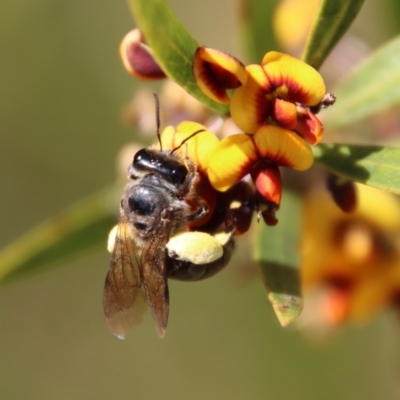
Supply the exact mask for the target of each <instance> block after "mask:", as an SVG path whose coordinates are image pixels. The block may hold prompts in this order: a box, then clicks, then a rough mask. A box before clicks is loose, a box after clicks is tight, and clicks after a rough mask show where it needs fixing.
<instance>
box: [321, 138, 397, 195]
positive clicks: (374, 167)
mask: <svg viewBox="0 0 400 400" xmlns="http://www.w3.org/2000/svg"><path fill="white" fill-rule="evenodd" d="M313 151H314V156H315V160H316V161H317V162H318V163H319V164H321V165H323V166H324V167H326V168H328V169H329V170H330V171H332V172H334V173H335V174H337V175H340V176H342V177H344V178H347V179H351V180H354V181H356V182H360V183H364V184H366V185H369V186H373V187H376V188H378V189H382V190H387V191H389V192H392V193H395V194H400V163H399V160H400V149H398V148H394V147H382V146H361V145H347V144H319V145H318V146H314V147H313Z"/></svg>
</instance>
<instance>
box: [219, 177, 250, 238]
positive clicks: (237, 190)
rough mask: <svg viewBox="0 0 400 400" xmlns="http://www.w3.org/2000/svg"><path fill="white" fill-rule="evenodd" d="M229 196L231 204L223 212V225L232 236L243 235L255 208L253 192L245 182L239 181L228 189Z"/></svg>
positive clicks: (248, 227)
mask: <svg viewBox="0 0 400 400" xmlns="http://www.w3.org/2000/svg"><path fill="white" fill-rule="evenodd" d="M229 196H230V200H231V206H230V208H229V209H228V210H227V211H226V214H225V227H226V229H227V230H228V231H230V232H232V233H233V235H234V236H239V235H243V234H244V233H245V232H247V231H248V230H249V229H250V225H251V221H252V219H253V212H254V211H256V210H257V203H256V201H255V197H254V192H253V190H252V188H251V186H250V185H249V184H248V183H247V182H244V181H240V182H238V183H237V184H236V185H235V186H233V187H232V188H231V189H230V193H229ZM236 202H239V205H238V206H235V203H236Z"/></svg>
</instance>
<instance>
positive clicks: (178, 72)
mask: <svg viewBox="0 0 400 400" xmlns="http://www.w3.org/2000/svg"><path fill="white" fill-rule="evenodd" d="M128 4H129V6H130V8H131V10H132V14H133V16H134V18H135V21H136V23H137V24H138V26H139V28H140V29H141V31H142V32H143V34H144V37H145V38H146V42H147V44H148V45H149V46H150V48H151V49H152V51H153V55H154V58H155V59H156V61H157V62H158V63H159V65H160V66H161V68H162V70H163V71H164V72H165V73H166V74H167V75H168V77H170V78H171V79H172V80H174V81H175V82H176V83H178V84H179V85H180V86H182V87H183V88H184V89H185V90H186V91H187V92H188V93H190V94H191V95H192V96H193V97H195V98H196V99H198V100H199V101H201V102H202V103H204V104H205V105H207V106H208V107H210V108H211V109H212V110H214V111H216V112H217V113H219V114H226V113H227V111H228V107H227V106H225V105H222V104H218V103H216V102H215V101H213V100H211V99H210V98H208V97H207V96H206V95H205V94H204V93H203V92H202V91H201V90H200V89H199V87H198V86H197V84H196V82H195V80H194V78H193V74H192V63H193V58H194V54H195V52H196V49H197V47H199V44H198V43H197V41H196V40H195V39H194V38H193V37H192V36H191V34H190V33H189V32H188V31H187V29H186V28H185V27H184V26H183V25H182V24H181V22H180V21H178V19H177V18H176V17H175V15H174V14H173V13H172V11H171V10H170V8H169V7H168V5H167V4H166V2H165V1H164V0H128Z"/></svg>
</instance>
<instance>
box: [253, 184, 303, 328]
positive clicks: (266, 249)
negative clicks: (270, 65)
mask: <svg viewBox="0 0 400 400" xmlns="http://www.w3.org/2000/svg"><path fill="white" fill-rule="evenodd" d="M301 211H302V209H301V201H300V198H299V196H298V195H297V194H295V193H293V192H289V191H285V192H284V193H283V196H282V203H281V208H280V210H279V212H278V214H277V216H278V219H279V222H278V225H277V226H274V227H269V226H267V225H265V224H264V223H263V222H260V224H259V226H258V232H257V236H256V237H257V239H256V243H255V259H256V261H257V262H258V263H259V265H260V267H261V271H262V274H263V278H264V284H265V287H266V289H267V293H268V298H269V300H270V302H271V304H272V307H273V309H274V311H275V314H276V316H277V318H278V320H279V322H280V324H281V325H282V326H284V327H285V326H287V325H289V324H290V323H291V322H292V321H293V320H294V319H295V318H297V317H298V316H299V315H300V313H301V310H302V309H303V299H302V297H301V288H300V272H299V267H300V259H299V248H300V235H301Z"/></svg>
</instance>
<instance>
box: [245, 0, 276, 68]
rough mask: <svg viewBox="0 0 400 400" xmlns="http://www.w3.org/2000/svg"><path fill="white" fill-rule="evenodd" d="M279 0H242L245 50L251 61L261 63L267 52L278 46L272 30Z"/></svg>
mask: <svg viewBox="0 0 400 400" xmlns="http://www.w3.org/2000/svg"><path fill="white" fill-rule="evenodd" d="M277 3H278V2H277V0H270V1H260V0H242V1H241V13H240V17H241V23H242V31H243V36H244V38H245V40H244V46H243V47H244V50H245V51H246V52H247V54H248V55H249V57H250V62H253V63H258V64H259V63H260V62H261V60H262V58H263V57H264V55H265V53H267V52H268V51H271V50H275V49H276V48H277V44H276V41H275V38H274V34H273V30H272V16H273V11H274V9H275V7H276V4H277Z"/></svg>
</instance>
